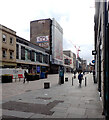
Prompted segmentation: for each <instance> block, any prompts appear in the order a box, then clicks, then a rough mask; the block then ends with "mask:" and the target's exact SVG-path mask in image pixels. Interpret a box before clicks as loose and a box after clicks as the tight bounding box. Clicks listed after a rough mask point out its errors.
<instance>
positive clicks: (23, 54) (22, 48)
mask: <svg viewBox="0 0 109 120" xmlns="http://www.w3.org/2000/svg"><path fill="white" fill-rule="evenodd" d="M21 60H25V47H23V46H21Z"/></svg>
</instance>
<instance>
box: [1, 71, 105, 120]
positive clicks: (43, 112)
mask: <svg viewBox="0 0 109 120" xmlns="http://www.w3.org/2000/svg"><path fill="white" fill-rule="evenodd" d="M64 77H65V78H68V81H64V84H61V85H60V84H59V75H58V74H55V75H48V78H47V79H41V80H37V81H30V82H29V83H28V82H26V83H25V84H23V81H21V82H19V81H17V82H14V83H7V84H3V86H2V90H3V93H2V115H3V118H99V119H101V120H104V116H103V115H102V105H101V100H100V98H99V93H98V91H97V85H96V84H94V81H93V75H92V74H90V73H89V74H85V75H84V80H83V81H82V84H81V87H80V86H79V81H78V79H77V75H76V78H75V79H74V80H73V84H72V77H73V74H71V73H69V74H65V76H64ZM85 77H86V78H87V80H86V85H85ZM44 82H50V88H49V89H44Z"/></svg>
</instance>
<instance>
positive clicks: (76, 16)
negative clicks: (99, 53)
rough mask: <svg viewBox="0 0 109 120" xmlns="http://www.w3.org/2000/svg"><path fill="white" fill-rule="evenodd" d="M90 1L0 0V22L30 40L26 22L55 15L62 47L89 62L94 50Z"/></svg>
mask: <svg viewBox="0 0 109 120" xmlns="http://www.w3.org/2000/svg"><path fill="white" fill-rule="evenodd" d="M94 13H95V9H94V0H0V16H1V17H0V24H2V25H4V26H6V27H8V28H10V29H12V30H14V31H16V32H17V35H18V36H20V37H22V38H25V39H27V40H30V21H33V20H38V19H46V18H55V19H56V21H57V22H58V23H59V24H60V25H61V27H62V28H63V49H64V50H71V51H72V52H74V53H75V54H76V49H75V47H74V45H76V46H77V48H78V46H80V50H81V51H80V54H79V55H80V57H82V58H83V59H86V60H87V61H88V63H89V62H91V60H92V59H93V56H92V50H93V49H94Z"/></svg>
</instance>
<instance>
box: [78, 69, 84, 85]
mask: <svg viewBox="0 0 109 120" xmlns="http://www.w3.org/2000/svg"><path fill="white" fill-rule="evenodd" d="M81 73H82V71H80V72H79V75H78V80H79V86H80V87H81V83H82V79H83V74H81Z"/></svg>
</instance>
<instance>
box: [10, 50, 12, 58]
mask: <svg viewBox="0 0 109 120" xmlns="http://www.w3.org/2000/svg"><path fill="white" fill-rule="evenodd" d="M10 59H13V51H10Z"/></svg>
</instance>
